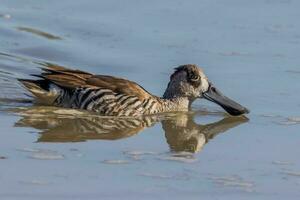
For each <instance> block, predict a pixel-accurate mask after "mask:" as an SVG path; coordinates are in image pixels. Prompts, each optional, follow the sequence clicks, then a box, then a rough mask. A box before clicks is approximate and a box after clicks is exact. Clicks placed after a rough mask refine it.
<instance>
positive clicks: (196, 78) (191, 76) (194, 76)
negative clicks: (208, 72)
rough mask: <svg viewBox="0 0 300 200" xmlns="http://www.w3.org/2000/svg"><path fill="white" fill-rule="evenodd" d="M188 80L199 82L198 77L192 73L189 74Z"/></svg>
mask: <svg viewBox="0 0 300 200" xmlns="http://www.w3.org/2000/svg"><path fill="white" fill-rule="evenodd" d="M189 79H190V80H191V81H199V79H200V76H198V75H197V74H194V73H192V74H190V76H189Z"/></svg>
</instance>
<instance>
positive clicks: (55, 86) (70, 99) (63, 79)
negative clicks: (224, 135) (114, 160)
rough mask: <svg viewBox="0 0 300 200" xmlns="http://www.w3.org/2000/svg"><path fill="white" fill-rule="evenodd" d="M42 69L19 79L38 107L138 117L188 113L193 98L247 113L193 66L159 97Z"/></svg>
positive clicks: (116, 81)
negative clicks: (30, 77) (29, 76)
mask: <svg viewBox="0 0 300 200" xmlns="http://www.w3.org/2000/svg"><path fill="white" fill-rule="evenodd" d="M41 69H42V72H41V73H40V74H33V75H32V76H34V77H36V78H35V79H33V78H32V79H18V80H19V81H20V83H22V85H23V86H24V87H25V88H26V89H27V90H28V91H29V92H30V93H31V94H32V95H31V96H32V97H33V98H34V103H35V104H38V105H46V106H56V107H63V108H72V109H82V110H87V111H92V112H96V113H98V114H99V115H103V116H117V117H139V116H144V115H152V114H158V113H167V112H180V111H189V110H190V109H191V105H192V103H193V102H194V101H195V100H196V99H202V98H204V99H207V100H209V101H212V102H214V103H216V104H218V105H220V106H221V107H222V108H223V109H224V110H225V111H226V112H227V113H229V114H230V115H234V116H237V115H242V114H247V113H249V110H248V109H247V108H246V107H244V106H242V105H240V104H239V103H237V102H235V101H234V100H232V99H230V98H228V97H226V96H225V95H223V94H222V93H221V92H220V91H219V90H218V89H217V88H216V87H215V86H214V85H213V84H212V83H211V82H210V81H209V80H208V78H207V77H206V75H205V74H204V72H203V70H202V69H201V68H200V67H198V66H197V65H196V64H185V65H180V66H178V67H176V68H175V70H174V72H173V73H172V74H171V76H170V81H169V83H168V85H167V88H166V90H165V92H164V94H163V95H162V97H158V96H156V95H153V94H151V93H150V92H148V91H147V90H146V89H144V88H143V87H142V86H140V85H139V84H137V83H136V82H133V81H130V80H127V79H123V78H119V77H114V76H109V75H95V74H92V73H88V72H85V71H81V70H73V69H69V68H66V67H62V66H57V65H47V66H46V67H42V68H41Z"/></svg>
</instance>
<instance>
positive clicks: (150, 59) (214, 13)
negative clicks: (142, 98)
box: [0, 0, 300, 200]
mask: <svg viewBox="0 0 300 200" xmlns="http://www.w3.org/2000/svg"><path fill="white" fill-rule="evenodd" d="M299 6H300V3H299V2H298V1H295V0H294V1H292V0H265V1H261V0H255V1H237V0H228V1H226V2H225V1H211V0H202V1H178V0H176V1H134V0H132V1H118V0H114V1H96V0H91V1H83V0H78V1H70V0H64V1H31V0H28V1H15V0H2V1H1V6H0V23H1V26H0V33H1V40H0V83H1V84H0V88H1V94H0V98H1V103H0V110H1V111H0V116H1V117H0V119H1V120H0V134H1V142H0V146H1V148H0V198H1V199H99V198H100V199H120V198H123V199H154V198H158V199H171V198H172V199H183V198H185V199H199V198H203V199H220V198H221V199H253V198H256V199H272V200H273V199H283V198H285V199H298V198H299V197H300V190H299V187H300V178H299V177H300V176H299V174H300V162H299V159H298V158H299V153H300V150H299V148H298V146H299V139H300V135H299V127H300V120H299V118H300V114H299V113H300V112H299V111H300V103H299V102H300V96H299V95H298V91H300V84H299V79H300V75H299V73H300V58H299V56H298V52H299V50H300V46H299V43H300V32H299V31H300V22H299V20H298V19H299V17H300V14H299V9H298V8H299ZM46 63H52V64H58V65H62V66H66V67H71V68H74V69H75V68H76V69H80V70H85V71H89V72H93V73H98V74H110V75H114V76H121V77H124V78H128V79H130V80H133V81H136V82H138V83H140V84H141V85H142V86H143V87H145V88H146V89H147V90H148V91H150V92H151V93H154V94H157V95H159V94H162V93H163V91H164V90H165V88H166V84H167V82H168V80H169V75H170V73H172V68H173V67H176V66H178V65H180V64H184V63H197V64H198V65H200V66H202V67H203V69H204V71H205V72H206V74H207V75H208V77H209V78H210V80H211V81H213V82H214V84H215V85H216V86H218V88H219V89H220V90H221V91H222V92H223V93H225V94H226V95H227V96H229V97H232V98H233V99H235V100H237V101H238V102H240V103H241V104H243V105H245V106H247V107H248V108H249V109H250V110H251V113H250V114H249V115H247V118H245V117H238V118H232V117H229V116H227V115H225V114H224V113H223V111H222V109H221V108H219V107H217V106H215V105H213V104H210V103H207V102H206V101H204V100H201V101H197V102H195V103H194V105H193V112H190V113H182V114H171V115H160V116H155V117H150V118H149V117H145V118H143V119H141V120H135V121H132V120H129V119H127V120H125V119H111V118H102V117H99V116H96V115H94V114H91V113H86V112H81V111H78V110H77V111H76V110H68V109H57V108H52V107H37V106H33V105H32V104H31V103H30V98H28V97H27V96H26V95H24V92H25V91H24V89H23V88H22V87H21V86H20V84H19V83H18V82H17V80H16V78H26V77H27V78H28V77H29V75H30V74H32V73H37V72H39V71H40V69H39V68H40V67H42V66H43V64H46ZM107 127H110V128H107Z"/></svg>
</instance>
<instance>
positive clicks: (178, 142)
mask: <svg viewBox="0 0 300 200" xmlns="http://www.w3.org/2000/svg"><path fill="white" fill-rule="evenodd" d="M247 121H248V118H246V117H245V116H240V117H225V118H223V119H221V120H219V121H217V122H213V123H209V124H203V125H201V124H197V123H195V122H194V115H193V114H181V115H177V116H175V118H173V119H167V120H163V121H162V127H163V129H164V131H165V137H166V140H167V143H168V144H169V147H170V149H171V151H175V152H181V151H185V152H192V153H195V152H198V151H200V150H202V148H203V146H204V145H205V144H206V143H207V142H208V141H209V140H211V139H213V138H214V137H215V136H216V135H218V134H220V133H223V132H225V131H227V130H229V129H231V128H233V127H236V126H238V125H239V124H242V123H244V122H247Z"/></svg>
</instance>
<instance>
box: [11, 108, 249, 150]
mask: <svg viewBox="0 0 300 200" xmlns="http://www.w3.org/2000/svg"><path fill="white" fill-rule="evenodd" d="M14 112H15V113H18V114H19V115H21V116H22V118H21V119H20V120H19V121H18V122H16V123H15V126H16V127H32V128H35V129H38V130H40V132H39V133H40V137H39V139H38V142H82V141H86V140H117V139H122V138H127V137H130V136H133V135H135V134H137V133H139V132H141V131H142V130H144V129H145V128H148V127H151V126H153V125H154V124H156V123H158V122H161V123H162V128H163V130H164V132H165V137H166V141H167V143H168V145H169V147H170V149H171V151H175V152H180V151H187V152H197V151H200V150H201V149H202V148H203V146H204V145H205V144H206V143H207V142H208V141H209V140H210V139H212V138H214V137H215V136H216V135H218V134H220V133H223V132H225V131H227V130H229V129H231V128H233V127H236V126H238V125H239V124H242V123H244V122H246V121H248V119H247V118H246V117H244V116H240V117H224V118H223V119H221V120H219V121H217V122H214V123H209V124H203V125H201V124H197V123H195V122H194V118H195V115H197V114H195V113H173V114H169V115H163V116H162V115H159V116H145V117H143V118H109V117H100V116H97V115H93V114H91V113H86V112H79V111H76V110H70V109H54V108H51V107H49V108H48V107H33V108H26V109H21V110H18V111H14ZM200 117H205V116H200Z"/></svg>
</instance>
